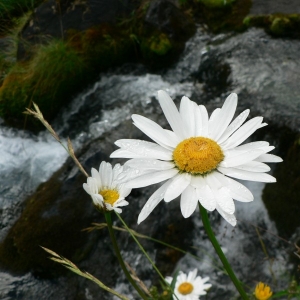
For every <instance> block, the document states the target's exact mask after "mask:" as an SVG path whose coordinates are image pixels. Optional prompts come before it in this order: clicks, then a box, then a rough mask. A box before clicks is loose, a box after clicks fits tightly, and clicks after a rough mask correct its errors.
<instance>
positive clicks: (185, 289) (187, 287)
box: [178, 282, 194, 295]
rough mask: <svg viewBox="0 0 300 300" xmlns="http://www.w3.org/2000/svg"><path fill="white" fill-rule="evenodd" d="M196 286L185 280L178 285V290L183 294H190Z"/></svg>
mask: <svg viewBox="0 0 300 300" xmlns="http://www.w3.org/2000/svg"><path fill="white" fill-rule="evenodd" d="M193 289H194V287H193V285H192V284H190V283H189V282H183V283H182V284H181V285H180V286H179V287H178V292H179V293H180V294H182V295H188V294H190V293H191V292H192V291H193Z"/></svg>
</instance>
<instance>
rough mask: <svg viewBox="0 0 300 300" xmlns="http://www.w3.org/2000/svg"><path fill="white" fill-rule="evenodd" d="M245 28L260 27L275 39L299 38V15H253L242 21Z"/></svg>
mask: <svg viewBox="0 0 300 300" xmlns="http://www.w3.org/2000/svg"><path fill="white" fill-rule="evenodd" d="M244 24H245V26H247V27H261V28H264V29H265V30H266V32H268V33H269V34H271V35H273V36H276V37H291V38H297V39H298V38H300V14H272V15H253V16H251V15H250V16H247V17H246V18H245V19H244Z"/></svg>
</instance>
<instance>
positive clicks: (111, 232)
mask: <svg viewBox="0 0 300 300" xmlns="http://www.w3.org/2000/svg"><path fill="white" fill-rule="evenodd" d="M104 215H105V219H106V222H107V228H108V231H109V235H110V239H111V242H112V245H113V248H114V250H115V254H116V256H117V258H118V261H119V264H120V266H121V268H122V270H123V272H124V274H125V276H126V278H127V279H128V280H129V282H130V283H131V285H132V286H133V287H134V289H135V290H136V291H137V292H138V293H139V295H140V296H141V298H142V299H144V300H147V299H148V297H147V296H146V295H145V294H144V293H143V291H142V290H141V289H140V288H139V286H138V285H137V283H136V282H135V281H134V279H133V278H132V277H131V275H130V273H129V272H128V270H127V268H126V265H125V263H124V260H123V258H122V256H121V252H120V249H119V246H118V244H117V240H116V237H115V233H114V229H113V226H112V220H111V213H110V212H104Z"/></svg>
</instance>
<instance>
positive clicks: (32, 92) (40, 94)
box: [0, 40, 86, 122]
mask: <svg viewBox="0 0 300 300" xmlns="http://www.w3.org/2000/svg"><path fill="white" fill-rule="evenodd" d="M85 71H86V63H85V61H84V59H83V58H82V56H80V55H79V54H78V53H77V52H76V51H75V50H74V49H73V48H71V47H70V46H69V45H68V44H67V43H65V42H63V41H59V40H52V41H51V42H49V43H48V44H47V45H42V46H40V47H39V48H38V49H37V50H36V52H35V56H34V57H33V59H32V60H30V61H29V62H26V63H21V62H20V63H17V64H16V65H15V66H14V67H13V68H12V69H11V70H10V72H9V73H8V74H7V76H6V77H5V79H4V81H3V84H2V86H1V87H0V114H1V116H2V117H4V118H6V119H11V120H10V121H12V122H14V120H13V119H16V120H17V121H20V120H23V119H24V117H23V114H22V112H23V111H24V110H25V108H26V107H30V106H31V103H32V101H34V102H36V103H37V104H38V105H39V107H40V108H41V110H42V111H43V113H44V115H45V117H46V118H50V119H51V118H52V117H53V116H54V115H55V114H56V113H57V111H58V109H59V108H60V107H61V106H62V105H63V104H64V103H66V100H69V99H66V94H68V93H70V94H71V93H74V91H77V90H78V87H80V86H82V82H85V80H84V78H85V76H84V72H85Z"/></svg>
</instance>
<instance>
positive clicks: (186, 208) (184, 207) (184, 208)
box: [180, 185, 198, 218]
mask: <svg viewBox="0 0 300 300" xmlns="http://www.w3.org/2000/svg"><path fill="white" fill-rule="evenodd" d="M197 204H198V197H197V194H196V189H195V188H193V187H191V186H190V185H189V186H188V187H187V188H186V189H185V190H184V191H183V193H182V195H181V199H180V208H181V213H182V215H183V217H184V218H188V217H190V216H191V214H192V213H193V212H194V211H195V209H196V207H197Z"/></svg>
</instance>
